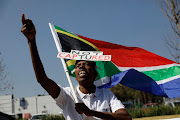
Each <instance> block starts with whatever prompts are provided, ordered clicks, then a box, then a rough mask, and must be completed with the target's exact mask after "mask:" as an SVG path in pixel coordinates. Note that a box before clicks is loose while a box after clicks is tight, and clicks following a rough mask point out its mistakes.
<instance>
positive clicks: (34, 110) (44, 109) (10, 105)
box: [0, 95, 62, 118]
mask: <svg viewBox="0 0 180 120" xmlns="http://www.w3.org/2000/svg"><path fill="white" fill-rule="evenodd" d="M20 101H23V103H24V104H23V105H22V104H20ZM0 111H1V112H4V113H6V114H9V115H11V114H15V115H17V114H18V115H19V116H20V117H21V116H22V117H23V118H24V116H26V115H27V114H30V116H32V115H34V114H41V113H48V114H60V113H61V112H62V110H61V109H60V108H59V107H58V106H57V105H56V103H55V101H54V99H53V98H52V97H51V96H49V95H47V96H36V97H26V98H23V100H22V98H17V99H12V95H7V96H0Z"/></svg>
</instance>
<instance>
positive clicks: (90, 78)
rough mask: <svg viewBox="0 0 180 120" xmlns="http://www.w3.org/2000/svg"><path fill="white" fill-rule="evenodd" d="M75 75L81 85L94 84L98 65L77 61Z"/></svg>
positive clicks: (91, 62) (92, 62)
mask: <svg viewBox="0 0 180 120" xmlns="http://www.w3.org/2000/svg"><path fill="white" fill-rule="evenodd" d="M75 74H76V80H77V81H78V83H79V84H93V83H94V80H95V79H96V76H97V71H96V63H95V62H94V61H83V60H77V61H76V63H75Z"/></svg>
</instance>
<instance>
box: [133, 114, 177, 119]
mask: <svg viewBox="0 0 180 120" xmlns="http://www.w3.org/2000/svg"><path fill="white" fill-rule="evenodd" d="M170 118H179V119H180V114H178V115H164V116H154V117H143V118H134V119H133V120H158V119H170Z"/></svg>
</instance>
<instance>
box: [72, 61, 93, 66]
mask: <svg viewBox="0 0 180 120" xmlns="http://www.w3.org/2000/svg"><path fill="white" fill-rule="evenodd" d="M80 61H87V60H76V62H75V64H74V66H76V64H77V63H78V62H80ZM89 62H91V63H92V66H93V67H95V66H96V62H94V61H89Z"/></svg>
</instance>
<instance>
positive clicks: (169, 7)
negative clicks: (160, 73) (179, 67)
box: [160, 0, 180, 63]
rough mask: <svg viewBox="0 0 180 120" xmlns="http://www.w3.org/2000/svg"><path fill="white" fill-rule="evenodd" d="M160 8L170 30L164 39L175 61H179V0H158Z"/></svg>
mask: <svg viewBox="0 0 180 120" xmlns="http://www.w3.org/2000/svg"><path fill="white" fill-rule="evenodd" d="M160 1H161V2H160V5H161V10H162V11H163V13H164V14H165V15H166V16H167V17H168V19H169V23H170V25H171V28H172V31H171V32H169V31H168V32H167V33H166V34H165V35H164V41H165V43H166V45H167V48H168V50H169V52H170V54H171V55H172V56H173V58H174V59H175V61H176V62H178V63H179V62H180V26H179V24H180V1H179V0H160Z"/></svg>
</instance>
